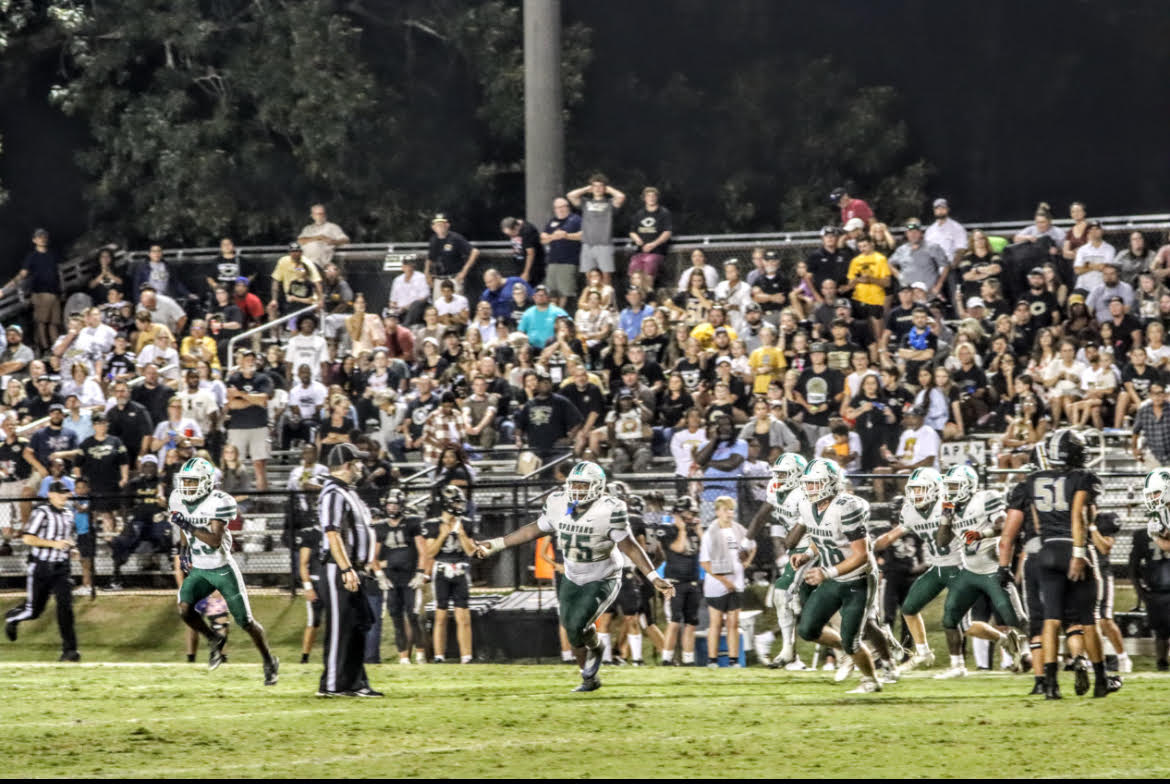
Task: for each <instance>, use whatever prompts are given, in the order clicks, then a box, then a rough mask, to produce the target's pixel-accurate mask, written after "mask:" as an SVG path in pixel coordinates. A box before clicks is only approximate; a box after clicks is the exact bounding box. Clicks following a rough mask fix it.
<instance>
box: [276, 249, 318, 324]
mask: <svg viewBox="0 0 1170 784" xmlns="http://www.w3.org/2000/svg"><path fill="white" fill-rule="evenodd" d="M298 267H304V268H305V276H306V279H307V280H308V281H309V283H310V284H311V285H312V287H313V289H314V290H315V291H316V293H317V301H318V302H320V301H321V299H322V296H321V271H320V270H319V269H317V265H316V264H314V263H313V262H312V261H310V260H309V259H307V258H305V256H304V249H303V248H302V247H301V245H300V243H297V242H290V243H289V245H288V253H286V254H285V255H283V256H281V257H280V258H279V259H277V261H276V267H275V269H273V270H272V298H271V299H270V300H269V302H268V318H270V319H275V318H276V317H277V316H278V315H279V314H280V313H283V312H284V311H285V310H286V309H284V308H281V298H282V297H283V298H285V299H286V300H287V298H288V296H289V294H290V293H291V292H292V288H293V282H294V281H296V280H297V274H296V271H297V268H298ZM295 304H296V307H292V306H290V307H289V308H288V309H291V310H296V309H297V308H301V307H304V304H302V303H299V302H298V303H295Z"/></svg>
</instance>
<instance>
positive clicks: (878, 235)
mask: <svg viewBox="0 0 1170 784" xmlns="http://www.w3.org/2000/svg"><path fill="white" fill-rule="evenodd" d="M869 238H870V239H871V240H873V247H874V250H876V251H877V252H878V253H881V254H883V255H885V256H889V255H890V254H891V253H893V252H894V249H895V248H897V247H898V243H897V241H896V240H895V239H894V235H893V234H891V233H890V227H889V226H887V225H886V224H884V223H882V222H881V221H874V222H873V223H871V224H869Z"/></svg>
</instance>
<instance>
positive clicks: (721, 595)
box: [699, 495, 756, 667]
mask: <svg viewBox="0 0 1170 784" xmlns="http://www.w3.org/2000/svg"><path fill="white" fill-rule="evenodd" d="M735 509H736V502H735V499H734V498H733V497H731V496H729V495H721V496H719V497H717V498H716V499H715V519H714V521H712V525H711V526H710V527H708V528H707V531H706V533H704V534H703V539H702V542H701V544H700V546H699V565H700V566H701V567H702V568H703V571H704V572H706V574H705V575H704V577H703V598H704V599H705V600H706V602H707V611H708V613H709V614H710V619H711V622H710V624H709V627H708V629H707V666H708V667H718V666H719V664H718V662H717V659H718V651H719V637H720V635H721V634H725V635H726V637H727V660H728V662H729V664H730V666H732V667H738V666H739V611H740V608H741V607H742V606H743V589H744V566H745V564H747V563H749V562H750V561H751V559H752V556H753V555H755V550H756V543H755V542H754V541H752V540H751V539H750V538H748V535H747V529H746V528H744V527H743V526H742V525H740V524H739V523H737V522H736V521H735Z"/></svg>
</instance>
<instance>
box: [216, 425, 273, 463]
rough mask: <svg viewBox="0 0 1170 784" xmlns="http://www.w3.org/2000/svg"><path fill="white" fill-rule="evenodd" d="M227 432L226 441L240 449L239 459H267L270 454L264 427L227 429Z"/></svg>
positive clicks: (266, 432)
mask: <svg viewBox="0 0 1170 784" xmlns="http://www.w3.org/2000/svg"><path fill="white" fill-rule="evenodd" d="M227 434H228V443H229V444H231V445H232V446H234V447H235V448H236V449H238V450H240V460H267V459H268V458H269V457H271V455H272V453H271V452H270V451H269V449H268V428H266V427H249V428H244V429H240V428H236V429H229V430H228V431H227Z"/></svg>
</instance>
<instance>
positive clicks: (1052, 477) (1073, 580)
mask: <svg viewBox="0 0 1170 784" xmlns="http://www.w3.org/2000/svg"><path fill="white" fill-rule="evenodd" d="M1045 454H1046V457H1047V461H1048V466H1049V467H1048V468H1047V469H1044V470H1041V471H1037V472H1035V473H1033V474H1031V475H1030V476H1029V477H1028V478H1027V479H1025V480H1024V481H1023V482H1021V483H1020V484H1019V485H1017V486H1016V487H1015V488H1014V489H1013V490H1012V493H1011V497H1010V499H1009V501H1008V517H1007V522H1006V523H1005V526H1004V533H1003V536H1002V538H1001V546H1000V553H999V563H1000V572H999V574H1000V580H1001V581H1003V582H1004V583H1005V584H1006V583H1007V582H1008V581H1009V580H1011V579H1012V574H1011V542H1012V541H1014V539H1015V537H1016V533H1017V532H1018V531H1019V529H1020V526H1021V525H1024V524H1031V525H1033V526H1035V528H1036V530H1037V532H1038V533H1039V535H1040V540H1041V545H1040V551H1039V552H1038V553H1037V554H1036V555H1035V556H1033V557H1035V558H1036V559H1037V565H1038V568H1039V582H1040V596H1041V603H1042V604H1043V606H1044V627H1043V634H1042V650H1043V656H1044V696H1045V697H1046V698H1047V699H1051V700H1058V699H1060V697H1061V694H1060V686H1059V684H1058V682H1057V679H1056V671H1057V658H1058V654H1059V639H1060V631H1061V626H1062V625H1063V624H1066V623H1067V624H1079V625H1080V626H1081V627H1082V628H1083V632H1084V644H1085V651H1086V652H1087V653H1088V657H1089V660H1090V661H1091V662H1092V665H1093V674H1094V681H1095V682H1094V685H1093V696H1094V697H1104V696H1106V695H1107V694H1108V693H1109V691H1110V684H1109V681H1108V678H1107V677H1106V675H1105V657H1104V655H1103V651H1102V646H1101V638H1100V636H1099V635H1098V634H1097V626H1096V623H1095V619H1094V617H1093V611H1094V608H1095V605H1096V602H1097V580H1096V577H1095V576H1094V574H1093V571H1092V569H1091V568H1090V567H1089V560H1088V551H1087V549H1086V548H1087V545H1088V537H1089V530H1088V529H1089V525H1090V524H1091V523H1092V521H1093V519H1094V517H1095V516H1096V503H1097V497H1098V496H1099V495H1100V494H1101V480H1100V479H1099V478H1098V477H1097V476H1096V474H1094V473H1093V472H1092V471H1088V470H1086V469H1085V468H1084V463H1085V441H1084V439H1083V438H1082V437H1081V435H1080V434H1079V433H1077V432H1076V431H1074V430H1072V429H1071V428H1061V429H1060V430H1057V431H1056V432H1054V433H1053V434H1052V435H1051V436H1050V437H1049V439H1048V442H1047V444H1046V445H1045ZM1005 542H1006V543H1008V544H1007V546H1006V547H1005V546H1004V545H1003V543H1005ZM1076 686H1077V693H1078V694H1083V693H1084V692H1085V691H1087V690H1088V678H1087V674H1086V673H1085V672H1084V670H1080V669H1079V670H1077V681H1076Z"/></svg>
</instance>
